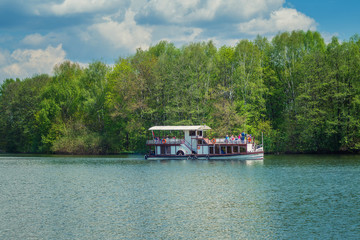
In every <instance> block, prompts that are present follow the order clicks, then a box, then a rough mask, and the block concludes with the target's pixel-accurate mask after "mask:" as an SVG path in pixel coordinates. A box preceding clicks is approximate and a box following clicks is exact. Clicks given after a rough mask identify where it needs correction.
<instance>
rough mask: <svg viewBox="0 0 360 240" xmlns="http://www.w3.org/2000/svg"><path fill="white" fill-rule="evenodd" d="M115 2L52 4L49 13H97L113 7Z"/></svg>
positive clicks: (84, 0)
mask: <svg viewBox="0 0 360 240" xmlns="http://www.w3.org/2000/svg"><path fill="white" fill-rule="evenodd" d="M115 2H116V1H115V0H65V1H64V2H62V3H61V4H53V5H51V6H50V11H52V12H53V13H55V14H56V15H66V14H74V13H85V12H97V11H99V10H103V9H108V8H110V7H112V6H113V5H114V3H115Z"/></svg>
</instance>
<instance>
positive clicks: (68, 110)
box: [0, 31, 360, 154]
mask: <svg viewBox="0 0 360 240" xmlns="http://www.w3.org/2000/svg"><path fill="white" fill-rule="evenodd" d="M0 112H1V114H0V152H9V153H59V154H60V153H61V154H116V153H124V152H136V153H142V152H144V151H145V147H146V146H145V142H146V139H149V138H151V132H149V131H148V128H149V127H151V126H155V125H192V124H194V125H199V124H206V125H208V126H210V127H211V128H212V130H211V131H209V132H207V136H209V137H212V136H225V135H226V134H228V135H232V134H234V135H235V134H236V135H238V134H239V133H240V132H242V131H245V132H247V133H249V134H252V135H253V136H255V139H257V140H259V139H261V137H260V136H261V133H262V132H263V134H264V147H265V151H266V152H267V153H336V152H359V150H360V36H359V35H354V36H353V37H351V38H350V39H349V40H347V41H340V40H339V39H338V38H337V37H333V38H332V39H331V41H330V42H329V43H325V41H324V39H323V37H322V36H321V34H320V33H318V32H313V31H308V32H304V31H293V32H283V33H279V34H278V35H276V36H274V37H273V38H272V39H271V40H268V39H267V38H265V37H261V36H258V37H256V38H255V39H254V40H252V41H250V40H239V42H238V43H237V44H236V45H235V46H221V47H219V48H217V47H216V46H215V44H214V43H213V42H212V41H209V42H195V43H189V44H187V45H184V46H182V47H180V48H178V47H176V46H175V45H174V44H173V43H169V42H166V41H161V42H159V43H157V44H156V45H154V46H151V47H149V49H147V50H142V49H138V50H137V51H136V53H134V54H133V55H131V56H128V57H125V58H123V57H120V58H119V59H118V60H117V61H116V62H115V63H114V64H113V65H107V64H105V63H103V62H101V61H94V62H92V63H90V64H89V65H87V66H86V67H81V66H80V65H79V64H77V63H73V62H70V61H65V62H63V63H61V64H59V65H57V66H55V67H54V70H53V74H52V76H49V75H47V74H40V75H36V76H33V77H31V78H26V79H4V81H3V83H2V84H1V86H0Z"/></svg>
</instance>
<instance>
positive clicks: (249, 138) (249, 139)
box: [248, 135, 251, 143]
mask: <svg viewBox="0 0 360 240" xmlns="http://www.w3.org/2000/svg"><path fill="white" fill-rule="evenodd" d="M248 143H251V135H249V136H248Z"/></svg>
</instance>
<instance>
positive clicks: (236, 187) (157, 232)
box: [0, 155, 360, 239]
mask: <svg viewBox="0 0 360 240" xmlns="http://www.w3.org/2000/svg"><path fill="white" fill-rule="evenodd" d="M359 183H360V156H350V155H333V156H330V155H326V156H323V155H320V156H316V155H286V156H265V159H264V160H263V161H253V162H245V161H241V162H238V161H158V162H149V161H145V160H143V159H142V157H141V156H139V157H134V156H113V157H59V156H57V157H45V156H34V155H30V156H9V155H0V239H359V238H360V185H359Z"/></svg>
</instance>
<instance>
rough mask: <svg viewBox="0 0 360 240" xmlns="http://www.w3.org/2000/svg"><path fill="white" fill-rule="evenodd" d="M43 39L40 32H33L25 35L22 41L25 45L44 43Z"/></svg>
mask: <svg viewBox="0 0 360 240" xmlns="http://www.w3.org/2000/svg"><path fill="white" fill-rule="evenodd" d="M44 41H45V37H43V36H42V35H41V34H38V33H35V34H30V35H27V36H26V37H25V38H24V39H23V40H22V43H24V44H27V45H33V46H36V45H40V44H42V43H44Z"/></svg>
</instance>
